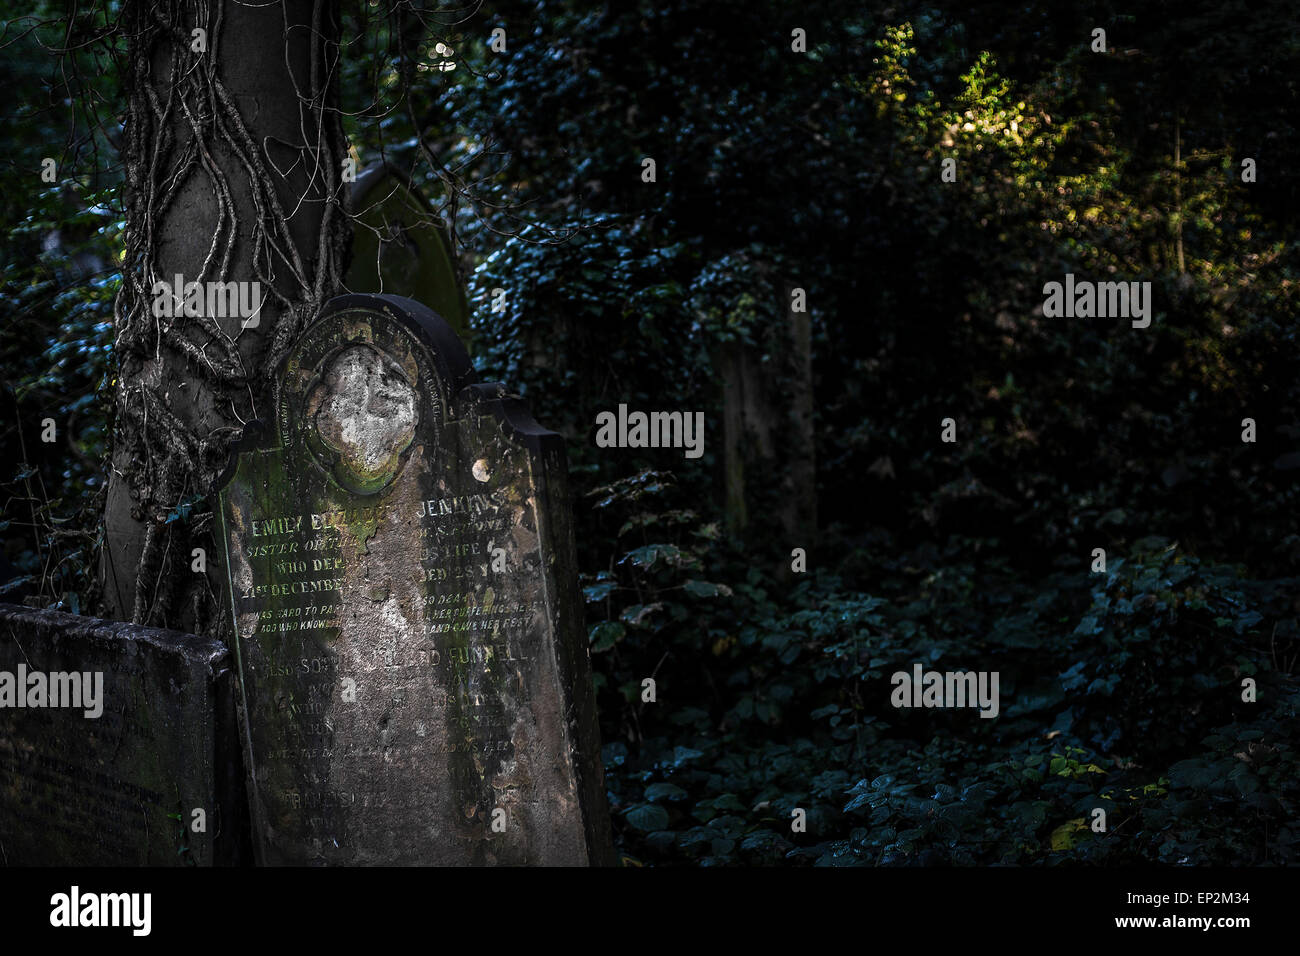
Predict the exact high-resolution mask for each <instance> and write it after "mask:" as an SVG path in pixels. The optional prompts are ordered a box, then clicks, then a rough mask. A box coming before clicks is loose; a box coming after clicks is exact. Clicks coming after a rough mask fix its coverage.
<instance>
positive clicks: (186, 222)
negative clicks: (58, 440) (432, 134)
mask: <svg viewBox="0 0 1300 956" xmlns="http://www.w3.org/2000/svg"><path fill="white" fill-rule="evenodd" d="M122 17H123V26H124V29H125V32H126V35H127V36H128V37H129V41H128V42H129V47H128V58H127V62H126V66H125V69H126V70H127V72H128V74H129V75H128V76H127V77H126V83H125V88H126V90H127V93H128V96H129V100H128V113H127V123H126V149H125V155H124V165H125V197H126V226H127V230H126V236H127V239H126V255H125V259H124V262H123V282H122V291H121V293H120V295H119V297H118V301H117V303H116V308H115V346H114V362H115V371H116V379H115V382H114V383H113V384H114V400H115V404H116V409H115V422H114V432H113V440H112V449H111V451H110V462H111V472H110V475H109V482H108V493H107V498H106V504H105V511H104V539H103V545H102V549H101V553H100V564H99V568H100V584H101V586H102V597H103V604H104V607H103V609H102V612H103V613H104V614H105V615H106V616H109V617H114V618H117V619H121V620H133V621H136V622H140V623H148V624H154V625H159V626H169V627H177V628H181V629H185V630H190V631H195V632H206V633H215V632H217V631H218V630H219V622H220V621H222V620H224V615H222V614H221V613H220V610H219V608H218V607H217V597H218V595H219V594H220V583H219V581H220V578H219V573H220V572H219V567H218V566H219V563H220V559H219V557H218V555H219V554H220V549H219V548H218V547H217V546H216V544H215V540H214V537H213V535H212V507H213V505H212V503H211V501H210V500H209V499H208V498H207V495H208V493H209V492H210V491H211V490H212V486H213V483H214V481H215V480H216V478H217V477H218V476H219V475H220V473H221V471H222V470H223V469H224V466H225V464H226V461H227V459H228V452H227V446H228V444H229V442H230V441H232V440H233V439H234V438H236V437H237V436H238V434H239V431H240V429H241V427H242V426H243V424H244V423H245V422H247V421H248V420H250V419H253V418H259V417H260V418H267V417H268V416H269V415H270V414H271V410H270V407H269V399H270V388H269V386H270V383H271V380H272V377H273V375H274V373H275V370H276V368H277V366H278V365H279V363H280V360H281V359H282V358H283V357H284V355H285V353H286V352H287V350H288V348H289V346H290V345H291V344H292V342H293V341H294V339H295V337H296V336H297V334H298V333H299V332H300V331H301V330H302V329H303V327H304V326H305V325H306V323H307V322H309V321H310V320H311V319H312V317H313V316H314V315H315V314H316V312H317V311H318V309H319V308H320V306H321V305H322V304H323V303H324V302H325V301H326V300H327V299H328V298H330V297H331V296H333V295H335V294H336V293H337V292H338V287H339V281H340V277H341V276H342V274H343V271H344V269H345V266H346V255H347V240H348V227H347V220H346V216H345V212H344V209H343V196H344V192H343V190H344V189H345V185H344V183H343V182H342V171H343V161H344V159H345V158H346V144H345V142H344V139H343V132H342V125H341V123H340V117H339V113H338V110H337V85H338V71H339V55H338V35H339V14H338V9H337V2H336V0H316V2H312V0H282V2H280V3H272V4H268V5H261V4H243V3H239V2H224V0H216V2H214V3H211V4H209V3H200V2H195V0H171V2H164V3H161V4H160V3H154V2H150V0H127V2H126V3H125V4H124V6H123V12H122ZM197 29H201V30H204V31H206V35H205V36H201V35H197V34H196V33H195V32H194V31H195V30H197ZM201 40H202V41H205V42H204V43H202V44H201V43H200V41H201ZM200 45H203V46H205V47H206V49H204V50H198V49H196V47H199V46H200ZM178 274H179V275H181V276H183V278H184V281H185V282H186V283H189V282H191V281H199V282H204V283H206V282H211V281H226V282H231V281H233V282H247V283H258V284H259V288H260V293H261V302H262V306H261V310H260V313H258V314H257V315H256V316H255V318H252V319H248V320H245V319H243V318H242V317H241V316H239V315H235V316H229V317H220V316H219V315H212V314H206V312H207V309H206V303H205V308H204V309H203V311H204V312H205V314H204V315H200V316H197V317H195V316H182V317H176V318H169V317H165V316H163V317H158V316H157V315H156V314H155V308H154V306H155V301H156V298H157V297H156V295H155V292H154V290H155V283H156V282H158V281H160V280H161V281H165V282H167V283H169V284H174V278H175V276H176V275H178ZM248 288H250V289H251V286H250V287H248ZM176 291H177V292H178V293H179V290H176ZM195 549H202V552H203V563H204V564H206V573H200V572H198V571H196V570H195V566H196V563H197V556H196V555H195Z"/></svg>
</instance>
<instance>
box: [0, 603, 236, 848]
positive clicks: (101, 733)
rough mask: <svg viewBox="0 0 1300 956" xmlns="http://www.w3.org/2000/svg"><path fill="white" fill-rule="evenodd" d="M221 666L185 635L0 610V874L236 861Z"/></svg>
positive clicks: (201, 643) (227, 680)
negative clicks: (0, 868)
mask: <svg viewBox="0 0 1300 956" xmlns="http://www.w3.org/2000/svg"><path fill="white" fill-rule="evenodd" d="M227 663H228V656H227V652H226V648H225V647H224V646H223V645H222V644H221V643H220V642H218V641H213V640H209V639H206V638H202V637H196V636H195V635H192V634H181V633H178V632H176V631H165V630H159V629H156V628H148V627H138V626H135V625H131V624H121V623H117V622H111V621H101V620H97V619H95V618H88V617H77V616H74V615H71V614H60V613H58V612H56V611H43V610H36V609H33V608H25V607H16V606H14V605H8V604H0V863H3V864H7V865H10V866H135V865H148V866H169V865H170V866H175V865H212V864H214V863H215V864H230V863H236V862H239V861H240V858H241V849H242V848H241V844H240V837H241V834H243V833H244V831H245V830H246V827H247V824H246V821H245V819H244V818H243V813H242V811H243V806H244V799H245V798H244V793H243V791H242V787H241V784H242V779H241V778H242V773H241V770H240V763H239V749H238V748H239V744H238V734H237V729H236V721H235V708H234V696H233V693H232V690H233V688H232V686H231V685H232V684H233V675H232V671H231V668H229V667H228V666H227ZM196 811H198V812H197V813H196Z"/></svg>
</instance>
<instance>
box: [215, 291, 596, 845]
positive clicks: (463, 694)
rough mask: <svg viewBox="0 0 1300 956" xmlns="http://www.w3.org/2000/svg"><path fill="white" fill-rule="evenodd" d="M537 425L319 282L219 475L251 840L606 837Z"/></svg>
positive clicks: (565, 525)
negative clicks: (315, 303) (267, 416)
mask: <svg viewBox="0 0 1300 956" xmlns="http://www.w3.org/2000/svg"><path fill="white" fill-rule="evenodd" d="M565 481H566V479H565V464H564V450H563V445H562V443H561V440H560V437H559V436H558V435H555V434H553V433H551V432H547V431H545V430H543V429H542V428H540V427H539V426H538V425H537V424H536V423H535V422H534V421H533V420H532V419H531V418H530V417H528V415H527V413H526V412H525V411H524V410H523V408H522V407H521V405H520V403H519V402H518V401H517V400H514V399H509V398H506V397H505V396H504V394H503V390H502V388H501V387H500V386H496V385H493V386H486V385H476V384H474V380H473V371H472V368H471V365H470V362H469V358H468V356H467V355H466V353H465V350H464V348H463V347H462V346H461V344H460V342H459V340H457V339H456V337H455V336H454V335H453V334H452V333H451V331H450V330H449V329H448V328H447V326H446V325H445V323H443V322H442V321H441V320H440V319H439V318H438V317H437V316H435V315H434V314H433V313H432V312H430V311H429V310H428V309H425V308H424V307H423V306H421V305H419V304H418V303H415V302H412V301H410V300H408V299H402V298H398V297H396V296H358V295H353V296H344V297H341V298H338V299H335V300H333V301H332V302H331V303H330V304H329V305H328V306H327V307H326V308H325V310H324V311H323V313H322V315H321V317H320V318H319V319H318V320H317V321H316V322H315V323H314V324H313V325H312V326H311V327H310V328H309V329H308V330H307V331H306V332H305V333H304V334H303V337H302V339H301V340H300V341H299V343H298V345H297V347H296V348H295V350H294V352H293V353H292V354H291V355H290V357H289V359H288V362H287V364H286V366H285V368H284V370H283V372H282V375H281V379H280V384H279V393H278V398H277V404H276V419H275V422H274V426H273V427H270V428H268V429H266V430H265V431H264V432H263V433H261V434H258V433H257V432H255V431H251V430H250V432H249V433H248V434H246V437H245V439H244V441H243V442H242V443H241V446H240V449H239V451H238V454H237V458H236V462H235V464H234V465H233V472H232V473H231V474H230V475H228V476H227V479H226V483H225V486H224V487H223V488H222V490H221V493H220V497H221V514H222V519H223V538H224V541H225V545H226V553H227V568H228V570H229V584H230V599H231V603H232V610H233V614H234V621H235V630H236V647H237V651H238V663H239V668H240V677H241V680H240V684H241V690H242V707H243V714H244V726H245V733H246V750H247V756H248V761H249V768H250V771H249V772H250V777H251V786H250V799H251V803H252V811H253V815H254V825H255V833H254V844H255V847H256V850H257V853H258V858H259V860H260V861H261V862H263V863H271V864H276V863H339V864H366V863H412V864H415V863H424V864H492V863H502V864H569V865H581V864H589V863H590V864H608V863H611V862H612V861H613V851H612V847H611V844H610V832H609V819H608V810H607V808H606V805H605V796H604V782H603V773H602V768H601V765H600V758H599V741H598V731H597V726H596V714H595V706H594V699H593V694H592V688H591V678H590V671H589V663H588V658H587V651H586V643H585V640H584V639H583V636H584V635H583V627H582V606H581V603H580V596H579V591H578V587H577V572H576V569H575V567H574V555H573V544H572V529H571V527H570V523H569V517H568V504H567V497H566V490H565Z"/></svg>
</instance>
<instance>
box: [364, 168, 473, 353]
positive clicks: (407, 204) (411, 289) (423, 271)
mask: <svg viewBox="0 0 1300 956" xmlns="http://www.w3.org/2000/svg"><path fill="white" fill-rule="evenodd" d="M350 198H351V204H352V218H353V230H352V259H351V264H350V265H349V266H348V274H347V276H346V277H345V280H344V281H345V282H346V283H347V287H348V289H350V290H351V291H353V292H373V293H382V294H384V295H400V296H404V297H405V298H408V299H415V300H416V301H418V302H424V303H427V304H428V305H429V307H430V308H431V309H432V310H433V311H434V313H435V314H437V315H439V316H440V317H442V319H444V320H445V321H446V323H447V324H448V325H450V326H451V329H452V331H453V332H455V333H456V335H458V336H460V338H461V339H462V341H468V337H469V334H470V327H469V307H468V306H467V305H466V303H465V293H464V292H463V291H462V288H461V283H460V281H459V279H458V277H457V275H456V266H455V264H454V263H453V262H452V258H451V242H450V239H449V237H448V235H447V230H446V228H445V227H444V226H443V225H442V224H441V223H440V221H439V220H438V217H437V215H436V213H435V212H434V211H433V210H432V209H431V208H430V206H429V203H428V202H426V201H425V199H424V197H423V196H421V195H420V193H419V191H418V190H417V188H416V187H415V185H414V184H413V183H412V182H411V181H410V180H409V179H408V178H407V177H406V176H405V175H403V174H402V173H400V172H399V171H398V170H397V169H395V168H393V167H392V166H390V165H388V164H387V163H383V162H380V163H376V164H375V165H374V166H371V167H370V168H368V169H366V170H365V171H364V172H362V173H361V175H359V176H358V177H357V181H356V182H355V183H354V184H353V185H352V193H351V197H350Z"/></svg>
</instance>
